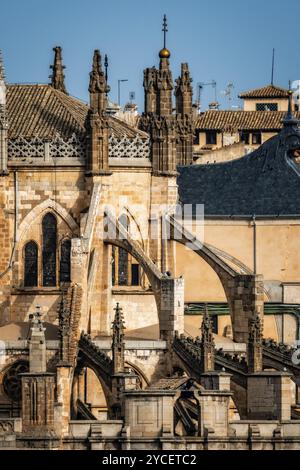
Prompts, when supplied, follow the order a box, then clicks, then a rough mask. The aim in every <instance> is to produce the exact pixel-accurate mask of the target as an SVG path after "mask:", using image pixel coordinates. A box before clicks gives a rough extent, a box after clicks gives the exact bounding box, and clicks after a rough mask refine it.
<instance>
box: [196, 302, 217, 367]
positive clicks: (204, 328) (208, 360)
mask: <svg viewBox="0 0 300 470" xmlns="http://www.w3.org/2000/svg"><path fill="white" fill-rule="evenodd" d="M200 351H201V372H202V373H204V374H205V373H206V372H213V371H214V370H215V341H214V337H213V332H212V321H211V318H210V316H209V313H208V308H207V305H205V309H204V315H203V321H202V325H201V342H200Z"/></svg>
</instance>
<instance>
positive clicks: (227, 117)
mask: <svg viewBox="0 0 300 470" xmlns="http://www.w3.org/2000/svg"><path fill="white" fill-rule="evenodd" d="M285 115H286V112H284V111H218V110H209V111H205V112H204V113H201V114H200V115H199V116H198V118H197V120H196V121H195V127H196V129H202V130H219V131H223V132H238V131H241V130H252V131H253V130H260V131H261V130H274V131H276V130H280V129H281V128H282V120H283V118H284V116H285ZM296 115H297V117H298V118H300V113H296Z"/></svg>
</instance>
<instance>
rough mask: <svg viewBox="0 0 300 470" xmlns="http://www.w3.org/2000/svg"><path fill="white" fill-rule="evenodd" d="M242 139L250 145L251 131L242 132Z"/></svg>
mask: <svg viewBox="0 0 300 470" xmlns="http://www.w3.org/2000/svg"><path fill="white" fill-rule="evenodd" d="M241 141H242V142H244V144H246V145H249V143H250V133H249V132H242V134H241Z"/></svg>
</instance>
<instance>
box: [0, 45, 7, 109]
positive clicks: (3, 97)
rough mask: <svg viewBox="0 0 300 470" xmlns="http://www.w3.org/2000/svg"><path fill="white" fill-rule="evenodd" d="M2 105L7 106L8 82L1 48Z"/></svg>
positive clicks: (0, 94) (0, 104)
mask: <svg viewBox="0 0 300 470" xmlns="http://www.w3.org/2000/svg"><path fill="white" fill-rule="evenodd" d="M0 106H1V107H2V106H4V107H5V106H6V84H5V72H4V65H3V58H2V52H1V50H0Z"/></svg>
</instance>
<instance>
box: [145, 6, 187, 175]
mask: <svg viewBox="0 0 300 470" xmlns="http://www.w3.org/2000/svg"><path fill="white" fill-rule="evenodd" d="M162 31H163V33H164V45H163V48H162V49H161V51H160V52H159V59H160V61H159V68H158V69H156V68H155V67H151V68H147V69H145V71H144V90H145V110H144V114H143V116H142V119H141V124H140V125H141V128H142V129H143V130H145V131H146V132H148V133H149V134H150V137H151V142H152V169H153V174H154V175H157V176H174V175H176V167H177V165H188V164H190V163H191V162H192V160H193V157H192V155H193V153H192V152H193V147H192V144H193V121H192V86H191V83H192V79H191V77H190V73H189V69H188V66H187V64H182V68H181V76H180V77H179V78H178V80H177V81H176V83H177V85H176V90H175V96H176V113H174V112H173V102H172V94H173V90H174V85H173V78H172V72H171V70H170V62H169V59H170V56H171V53H170V51H169V50H168V49H167V47H166V34H167V31H168V27H167V18H166V15H164V18H163V28H162Z"/></svg>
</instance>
